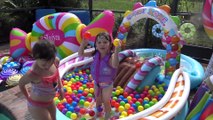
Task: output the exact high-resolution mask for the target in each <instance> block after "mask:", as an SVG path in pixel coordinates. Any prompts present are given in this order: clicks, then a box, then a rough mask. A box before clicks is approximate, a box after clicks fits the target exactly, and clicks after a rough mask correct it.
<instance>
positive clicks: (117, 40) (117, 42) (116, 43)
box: [113, 38, 120, 47]
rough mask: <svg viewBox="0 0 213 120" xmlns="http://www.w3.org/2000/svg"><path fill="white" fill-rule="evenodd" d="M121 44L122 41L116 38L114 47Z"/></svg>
mask: <svg viewBox="0 0 213 120" xmlns="http://www.w3.org/2000/svg"><path fill="white" fill-rule="evenodd" d="M119 42H120V40H119V39H117V38H116V39H115V40H114V41H113V44H114V46H115V47H117V46H118V45H119Z"/></svg>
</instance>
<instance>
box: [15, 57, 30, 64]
mask: <svg viewBox="0 0 213 120" xmlns="http://www.w3.org/2000/svg"><path fill="white" fill-rule="evenodd" d="M32 60H33V58H32V57H31V56H21V57H19V58H18V62H19V63H21V64H24V63H25V62H27V61H32Z"/></svg>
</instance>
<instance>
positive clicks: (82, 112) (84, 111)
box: [79, 108, 87, 115]
mask: <svg viewBox="0 0 213 120" xmlns="http://www.w3.org/2000/svg"><path fill="white" fill-rule="evenodd" d="M79 112H80V113H81V114H82V115H84V114H86V112H87V111H86V109H85V108H81V109H80V111H79Z"/></svg>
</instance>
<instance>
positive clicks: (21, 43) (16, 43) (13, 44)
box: [10, 28, 29, 59]
mask: <svg viewBox="0 0 213 120" xmlns="http://www.w3.org/2000/svg"><path fill="white" fill-rule="evenodd" d="M26 36H27V33H26V32H24V31H23V30H21V29H19V28H13V29H12V30H11V32H10V55H11V57H12V58H14V59H16V58H18V57H20V56H24V55H28V53H29V49H27V46H26V45H27V44H26V43H25V42H27V41H26Z"/></svg>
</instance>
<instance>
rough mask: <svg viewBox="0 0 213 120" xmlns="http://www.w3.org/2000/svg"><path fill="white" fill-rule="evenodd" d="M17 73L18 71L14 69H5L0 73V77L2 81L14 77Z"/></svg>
mask: <svg viewBox="0 0 213 120" xmlns="http://www.w3.org/2000/svg"><path fill="white" fill-rule="evenodd" d="M17 73H18V70H16V69H14V68H8V69H5V70H2V71H1V73H0V77H1V78H2V79H3V80H6V79H7V78H8V77H9V76H11V75H15V74H17Z"/></svg>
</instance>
